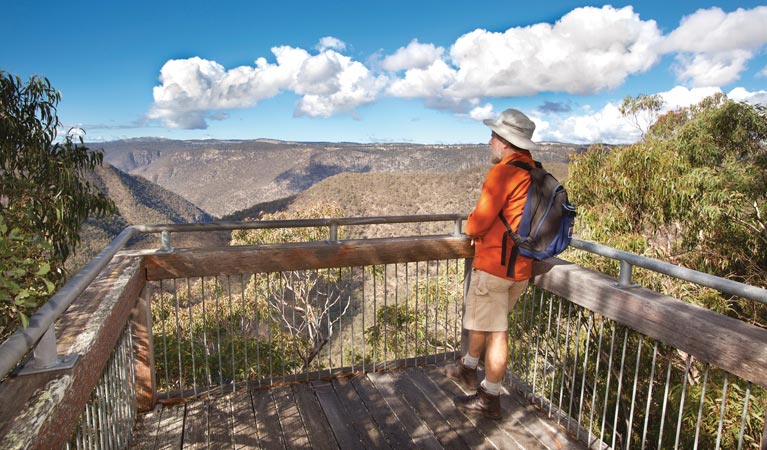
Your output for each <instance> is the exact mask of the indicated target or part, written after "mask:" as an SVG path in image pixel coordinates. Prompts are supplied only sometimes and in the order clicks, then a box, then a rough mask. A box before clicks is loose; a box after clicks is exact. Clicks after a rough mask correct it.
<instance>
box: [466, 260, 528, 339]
mask: <svg viewBox="0 0 767 450" xmlns="http://www.w3.org/2000/svg"><path fill="white" fill-rule="evenodd" d="M527 284H528V281H527V280H525V281H512V280H507V279H505V278H499V277H496V276H495V275H491V274H489V273H487V272H483V271H481V270H477V269H472V271H471V283H470V284H469V290H468V291H467V292H466V298H465V299H464V303H465V307H466V309H465V311H464V314H463V327H464V328H466V329H467V330H474V331H506V330H508V329H509V312H510V311H511V308H513V307H514V305H515V304H516V303H517V300H519V297H520V296H522V293H523V292H524V291H525V288H527Z"/></svg>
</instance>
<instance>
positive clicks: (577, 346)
mask: <svg viewBox="0 0 767 450" xmlns="http://www.w3.org/2000/svg"><path fill="white" fill-rule="evenodd" d="M582 321H583V309H582V308H578V318H577V319H576V327H577V329H576V330H575V342H574V343H575V345H574V347H575V354H574V355H573V378H572V380H571V381H570V404H569V405H568V407H567V430H568V431H570V422H571V421H572V417H573V400H574V399H575V380H576V379H577V377H578V353H579V351H580V349H581V328H582V327H581V322H582Z"/></svg>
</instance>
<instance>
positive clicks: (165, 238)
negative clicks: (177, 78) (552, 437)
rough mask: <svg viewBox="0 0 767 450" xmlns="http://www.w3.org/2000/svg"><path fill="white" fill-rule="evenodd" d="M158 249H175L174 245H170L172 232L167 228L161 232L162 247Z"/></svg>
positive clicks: (164, 250)
mask: <svg viewBox="0 0 767 450" xmlns="http://www.w3.org/2000/svg"><path fill="white" fill-rule="evenodd" d="M157 251H158V252H167V253H170V252H172V251H173V247H172V246H171V245H170V233H169V232H168V231H167V230H165V231H163V232H162V233H161V234H160V248H159V249H158V250H157Z"/></svg>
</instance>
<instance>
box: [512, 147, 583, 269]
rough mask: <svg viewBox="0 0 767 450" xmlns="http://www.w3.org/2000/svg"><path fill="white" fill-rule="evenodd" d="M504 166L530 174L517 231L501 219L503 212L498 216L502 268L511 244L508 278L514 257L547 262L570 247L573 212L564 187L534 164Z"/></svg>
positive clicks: (522, 163) (573, 209)
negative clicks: (518, 256)
mask: <svg viewBox="0 0 767 450" xmlns="http://www.w3.org/2000/svg"><path fill="white" fill-rule="evenodd" d="M507 164H509V165H513V166H516V167H519V168H521V169H524V170H527V171H528V172H529V173H530V188H529V189H528V190H527V199H526V200H525V206H524V209H523V210H522V219H521V220H520V222H519V229H518V230H517V231H516V232H514V231H513V230H512V229H511V226H509V222H508V221H507V220H506V218H505V217H503V211H501V212H499V213H498V217H500V219H501V222H503V224H504V225H505V226H506V232H505V233H504V235H503V244H502V248H501V265H504V266H505V265H506V264H507V260H506V253H507V249H508V246H507V241H508V239H511V240H513V241H514V246H513V247H512V248H511V255H509V258H508V269H507V274H506V275H507V276H509V277H511V276H513V275H514V262H515V260H516V257H517V255H522V256H527V257H529V258H534V259H546V258H550V257H552V256H555V255H558V254H559V253H561V252H562V251H564V249H566V248H567V246H568V245H570V241H571V239H572V237H573V222H574V220H575V215H576V209H575V206H574V205H572V204H571V203H570V202H569V200H568V198H567V191H566V190H565V188H564V186H562V185H561V184H560V183H559V181H557V179H556V178H554V176H553V175H551V174H550V173H548V172H547V171H546V170H545V169H544V168H543V166H542V165H541V163H539V162H538V161H535V167H531V166H530V165H529V164H527V163H524V162H520V161H510V162H508V163H507Z"/></svg>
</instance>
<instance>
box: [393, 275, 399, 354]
mask: <svg viewBox="0 0 767 450" xmlns="http://www.w3.org/2000/svg"><path fill="white" fill-rule="evenodd" d="M398 319H399V264H396V263H395V264H394V333H395V334H394V359H395V360H398V359H399V357H400V356H399V333H400V329H399V327H398V326H397V323H398V322H399V320H398Z"/></svg>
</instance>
